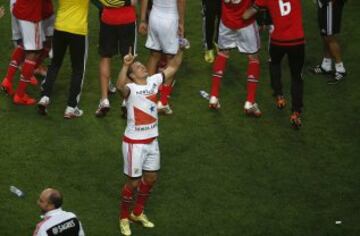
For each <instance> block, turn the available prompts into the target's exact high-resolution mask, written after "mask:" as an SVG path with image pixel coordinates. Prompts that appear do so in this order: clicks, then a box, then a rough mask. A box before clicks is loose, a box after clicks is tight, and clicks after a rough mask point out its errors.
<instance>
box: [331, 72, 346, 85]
mask: <svg viewBox="0 0 360 236" xmlns="http://www.w3.org/2000/svg"><path fill="white" fill-rule="evenodd" d="M345 77H346V72H338V71H336V72H335V74H334V77H333V78H331V79H330V80H329V81H328V83H327V84H328V85H335V84H338V83H340V82H341V81H344V79H345Z"/></svg>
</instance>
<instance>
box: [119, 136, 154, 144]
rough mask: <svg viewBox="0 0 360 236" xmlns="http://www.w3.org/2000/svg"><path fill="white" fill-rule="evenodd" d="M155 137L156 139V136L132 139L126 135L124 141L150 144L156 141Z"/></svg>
mask: <svg viewBox="0 0 360 236" xmlns="http://www.w3.org/2000/svg"><path fill="white" fill-rule="evenodd" d="M155 139H156V137H153V138H147V139H131V138H128V137H126V136H124V138H123V141H124V142H127V143H132V144H149V143H151V142H152V141H154V140H155Z"/></svg>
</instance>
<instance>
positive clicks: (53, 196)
mask: <svg viewBox="0 0 360 236" xmlns="http://www.w3.org/2000/svg"><path fill="white" fill-rule="evenodd" d="M62 203H63V197H62V195H61V193H60V192H59V191H58V190H56V189H53V188H47V189H45V190H44V191H42V192H41V194H40V197H39V200H38V205H39V207H40V210H41V213H42V214H43V215H42V218H43V220H42V221H40V222H39V223H38V224H37V225H36V229H35V231H34V234H33V236H53V235H57V236H85V233H84V231H83V228H82V226H81V223H80V221H79V220H78V219H77V217H76V215H75V214H74V213H72V212H67V211H63V210H62V209H61V205H62Z"/></svg>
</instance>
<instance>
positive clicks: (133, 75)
mask: <svg viewBox="0 0 360 236" xmlns="http://www.w3.org/2000/svg"><path fill="white" fill-rule="evenodd" d="M181 60H182V51H181V50H179V52H178V53H177V54H176V55H175V57H173V58H172V59H171V60H170V61H169V64H168V66H167V67H166V69H165V70H164V71H163V72H162V73H158V74H154V75H152V76H149V75H148V72H147V69H146V67H145V66H144V65H143V64H141V63H140V62H138V61H135V56H133V55H132V54H131V48H130V50H129V54H128V55H126V56H125V57H124V63H123V66H122V69H121V71H120V74H119V79H118V81H117V84H116V85H117V88H118V89H119V90H120V91H121V93H122V94H123V96H124V98H125V99H126V108H127V126H126V129H125V134H124V138H123V144H122V150H123V158H124V174H125V175H126V176H127V177H128V179H127V182H126V184H125V185H124V187H123V189H122V192H121V196H122V200H121V209H120V230H121V233H122V234H123V235H131V230H130V225H129V219H131V220H132V221H136V222H139V223H141V224H142V225H143V226H144V227H146V228H152V227H154V224H153V223H152V222H150V221H149V220H148V218H147V217H146V215H145V214H144V205H145V202H146V200H147V199H148V197H149V195H150V190H151V188H152V186H153V185H154V184H155V182H156V179H157V171H158V170H159V169H160V152H159V145H158V141H157V136H158V113H157V106H156V96H157V93H158V89H159V86H160V85H161V84H163V83H165V82H167V81H168V80H169V79H170V78H171V77H172V76H174V74H175V72H176V71H177V69H178V68H179V66H180V64H181ZM136 188H137V189H138V191H137V199H136V202H135V206H134V209H133V212H132V213H131V214H130V212H129V208H130V204H131V202H132V196H133V192H134V191H135V189H136Z"/></svg>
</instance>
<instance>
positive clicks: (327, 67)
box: [321, 57, 332, 71]
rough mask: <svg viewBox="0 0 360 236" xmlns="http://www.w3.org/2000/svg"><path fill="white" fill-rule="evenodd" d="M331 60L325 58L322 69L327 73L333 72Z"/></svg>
mask: <svg viewBox="0 0 360 236" xmlns="http://www.w3.org/2000/svg"><path fill="white" fill-rule="evenodd" d="M331 62H332V61H331V58H327V57H324V58H323V60H322V63H321V68H323V69H324V70H325V71H331Z"/></svg>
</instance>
